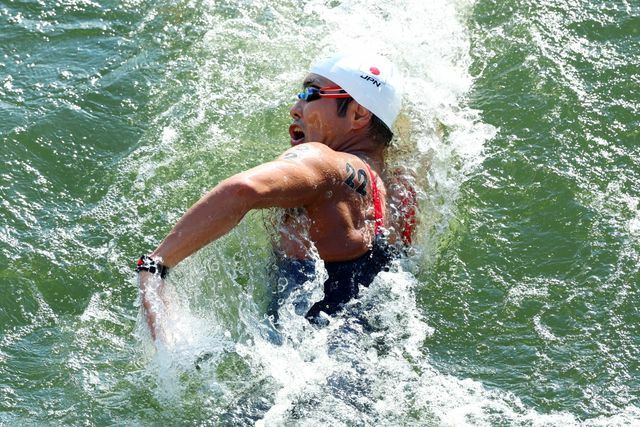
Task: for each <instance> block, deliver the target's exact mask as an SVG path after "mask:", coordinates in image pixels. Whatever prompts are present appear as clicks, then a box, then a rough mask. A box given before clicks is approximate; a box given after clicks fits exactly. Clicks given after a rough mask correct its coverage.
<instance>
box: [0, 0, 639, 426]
mask: <svg viewBox="0 0 640 427" xmlns="http://www.w3.org/2000/svg"><path fill="white" fill-rule="evenodd" d="M364 47H367V48H374V49H377V50H379V51H381V52H384V53H385V54H386V55H387V56H388V57H389V58H391V59H392V60H393V61H394V62H396V64H397V65H398V66H399V68H400V69H401V70H402V72H403V73H404V75H405V77H406V78H405V84H406V94H405V100H404V109H403V112H402V116H401V118H400V119H399V122H398V129H397V134H398V136H399V137H398V140H397V141H396V145H395V148H394V149H393V150H392V151H391V152H390V153H389V154H390V164H391V165H396V166H403V167H405V168H407V169H408V170H412V171H414V172H415V174H416V175H417V183H418V187H419V188H418V189H419V197H420V213H419V220H420V228H419V232H418V236H417V238H416V243H415V248H414V251H413V252H412V253H411V255H410V256H409V257H408V258H407V259H406V260H403V261H402V262H401V263H399V264H398V265H396V266H395V267H394V269H393V270H392V271H390V272H387V273H382V274H380V275H379V277H378V278H377V279H376V281H375V282H374V283H373V284H372V286H371V287H370V288H369V289H367V290H365V291H364V292H363V295H362V298H361V299H360V300H358V301H356V302H354V303H353V304H352V305H351V306H350V307H349V308H348V310H347V311H346V312H345V313H344V314H343V315H341V316H338V317H337V318H336V319H335V321H334V322H332V324H331V325H330V326H328V327H325V328H319V329H316V328H311V327H310V326H309V325H308V324H307V323H306V322H305V321H304V320H303V319H301V318H300V317H298V316H296V315H294V314H292V313H285V314H284V316H283V322H282V325H283V326H282V330H281V334H282V336H283V338H284V339H283V343H282V344H280V345H278V344H275V343H274V341H273V339H271V338H270V335H269V334H270V332H269V329H268V327H267V326H266V325H267V322H266V321H265V319H264V316H265V312H266V307H267V306H268V304H269V299H270V288H269V286H270V277H271V276H270V272H269V268H270V265H271V264H270V259H271V255H270V254H271V246H270V237H271V233H273V222H274V221H273V217H274V213H273V212H268V211H263V212H253V213H251V214H249V215H248V216H247V217H246V218H245V219H244V220H243V221H242V223H241V224H240V226H239V227H238V228H237V229H235V230H234V231H233V232H231V233H230V234H229V235H227V236H225V237H224V238H222V239H221V240H219V241H217V242H215V243H214V244H212V245H210V246H209V247H207V248H205V249H204V250H202V251H201V252H199V253H198V254H196V255H194V256H192V257H191V258H189V259H188V260H186V261H185V262H184V263H182V264H181V265H180V266H179V267H178V268H176V269H175V270H174V271H173V272H172V274H171V276H170V279H169V284H170V287H171V291H172V296H171V301H172V303H173V305H172V307H171V311H170V313H169V314H168V315H167V316H168V318H167V319H165V321H166V322H167V325H168V326H167V329H168V336H167V339H166V341H165V342H164V343H163V344H161V345H159V346H158V347H157V348H154V346H153V344H152V342H151V341H150V339H149V336H148V332H147V331H146V329H145V325H144V322H143V321H142V318H141V316H140V312H139V305H138V300H137V284H136V280H135V276H134V274H133V271H132V268H133V264H134V260H136V259H137V258H138V257H139V256H140V254H142V253H146V252H149V251H150V250H151V249H153V248H154V247H155V245H156V244H157V243H158V242H159V241H160V240H161V239H162V237H163V236H164V235H165V234H166V233H167V232H168V230H169V229H170V227H171V225H172V224H173V223H174V222H175V221H176V220H177V219H178V218H179V217H180V215H181V214H182V213H183V212H184V211H185V210H186V209H187V208H188V207H189V206H190V205H191V204H192V203H193V202H194V201H196V200H197V199H198V198H199V197H200V196H201V195H202V194H204V193H205V192H206V191H207V190H208V189H210V188H211V187H212V186H214V185H215V184H216V183H217V182H219V181H220V180H222V179H223V178H225V177H227V176H229V175H231V174H233V173H236V172H239V171H241V170H244V169H246V168H249V167H251V166H254V165H256V164H258V163H261V162H264V161H268V160H271V159H273V158H275V157H276V156H277V155H278V154H279V153H281V152H282V151H283V150H285V149H286V148H287V147H288V139H289V137H288V133H287V127H288V124H289V122H290V119H289V118H288V109H289V106H290V105H291V104H292V102H293V101H294V94H295V93H296V91H297V90H298V88H299V87H300V82H301V80H302V78H303V77H304V75H305V72H306V70H307V69H308V66H309V64H310V63H311V62H312V61H313V60H314V59H315V58H317V57H318V56H320V55H321V54H324V53H328V52H331V51H334V50H336V49H338V48H364ZM639 51H640V3H638V2H637V1H636V0H617V1H614V0H611V1H602V0H545V1H542V2H539V1H534V0H476V1H473V0H456V1H454V0H431V1H428V2H425V1H418V0H414V1H412V0H401V1H389V0H370V1H366V2H365V1H359V0H344V1H340V0H327V1H319V0H309V1H281V2H269V1H246V0H235V1H234V0H224V1H214V0H210V1H186V0H185V1H165V0H160V1H145V0H128V1H121V2H117V1H90V0H57V1H49V0H47V1H45V0H40V1H6V0H5V1H2V2H0V141H1V145H0V154H1V155H2V158H3V163H2V166H1V169H0V197H1V199H0V201H1V204H0V425H7V426H9V425H10V426H21V425H43V426H46V425H56V426H57V425H87V426H93V425H95V426H102V425H205V426H206V425H238V426H242V425H254V424H255V425H264V426H273V425H318V424H319V423H326V424H327V425H344V426H358V425H363V426H364V425H434V426H435V425H527V426H530V425H545V426H546V425H557V426H566V425H595V426H605V425H606V426H609V425H633V424H638V423H640V401H639V399H640V367H639V359H640V357H639V356H638V354H640V311H639V309H638V305H639V302H640V298H639V296H640V295H639V294H640V291H639V284H640V270H639V264H640V134H639V130H638V129H639V128H640V119H639V117H640V89H639V87H640V62H639V61H638V52H639ZM310 286H311V287H312V288H313V287H314V286H315V289H316V290H317V289H318V286H319V283H315V284H313V283H312V284H310ZM311 290H312V291H313V289H311ZM363 317H364V318H365V320H366V322H362V321H361V320H362V318H363ZM357 319H359V320H357ZM363 324H366V325H367V327H366V328H363V326H362V325H363Z"/></svg>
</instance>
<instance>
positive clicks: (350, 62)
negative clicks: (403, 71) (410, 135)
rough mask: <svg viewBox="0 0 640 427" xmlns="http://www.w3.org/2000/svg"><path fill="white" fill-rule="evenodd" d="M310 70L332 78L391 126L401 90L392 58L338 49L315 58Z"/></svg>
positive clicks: (399, 100)
mask: <svg viewBox="0 0 640 427" xmlns="http://www.w3.org/2000/svg"><path fill="white" fill-rule="evenodd" d="M311 72H312V73H315V74H318V75H320V76H322V77H325V78H327V79H329V80H332V81H333V82H334V83H335V84H337V85H339V86H340V87H341V88H343V89H344V90H346V91H347V93H348V94H349V95H351V97H352V98H353V99H355V100H356V101H357V102H358V103H359V104H360V105H362V106H363V107H365V108H366V109H368V110H369V111H371V112H372V113H373V114H375V115H376V116H377V117H378V118H379V119H380V120H382V121H383V122H384V123H385V124H386V125H387V127H388V128H389V130H391V129H392V126H393V123H394V122H395V120H396V117H398V113H399V112H400V106H401V103H402V91H401V87H400V73H399V72H398V69H397V68H396V67H395V66H394V65H393V64H392V63H391V61H389V60H388V59H386V58H384V57H382V56H380V55H376V54H371V53H361V52H359V53H338V54H335V55H332V56H330V57H328V58H323V59H321V60H319V61H318V62H316V63H315V64H314V65H313V66H312V67H311Z"/></svg>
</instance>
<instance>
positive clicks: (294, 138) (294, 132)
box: [289, 124, 304, 146]
mask: <svg viewBox="0 0 640 427" xmlns="http://www.w3.org/2000/svg"><path fill="white" fill-rule="evenodd" d="M289 135H290V136H291V145H292V146H294V145H299V144H302V143H303V142H304V132H303V131H302V128H301V127H300V126H299V125H296V124H293V125H291V126H289Z"/></svg>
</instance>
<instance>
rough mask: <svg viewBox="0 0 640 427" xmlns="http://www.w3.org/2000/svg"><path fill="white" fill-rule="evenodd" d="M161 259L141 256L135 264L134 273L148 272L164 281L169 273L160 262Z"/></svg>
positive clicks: (167, 268)
mask: <svg viewBox="0 0 640 427" xmlns="http://www.w3.org/2000/svg"><path fill="white" fill-rule="evenodd" d="M160 259H161V258H158V257H151V256H148V255H142V256H141V257H140V259H138V262H137V264H136V273H140V272H141V271H148V272H149V273H151V274H154V275H158V276H160V277H161V278H162V279H164V278H165V277H166V276H167V274H168V273H169V267H167V266H166V265H163V264H162V263H161V262H160Z"/></svg>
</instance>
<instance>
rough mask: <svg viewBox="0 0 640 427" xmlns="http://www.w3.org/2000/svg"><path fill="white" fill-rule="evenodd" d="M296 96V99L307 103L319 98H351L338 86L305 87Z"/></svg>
mask: <svg viewBox="0 0 640 427" xmlns="http://www.w3.org/2000/svg"><path fill="white" fill-rule="evenodd" d="M297 96H298V99H301V100H303V101H307V102H309V101H314V100H316V99H320V98H351V95H349V94H348V93H347V91H346V90H344V89H342V88H341V87H340V86H324V87H321V88H317V87H313V86H310V87H305V88H304V90H303V91H302V92H300V93H299V94H298V95H297Z"/></svg>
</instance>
